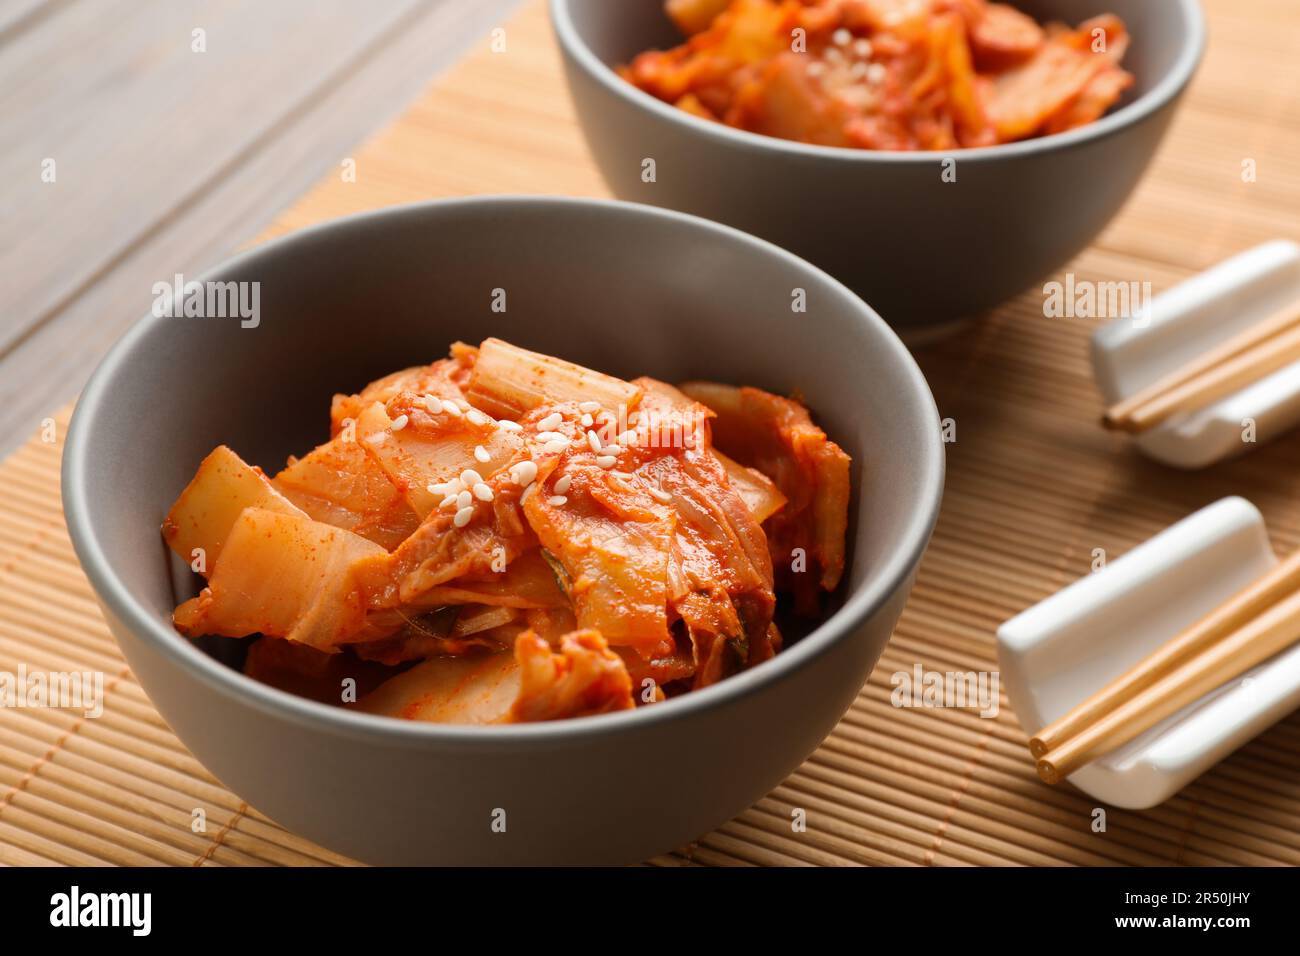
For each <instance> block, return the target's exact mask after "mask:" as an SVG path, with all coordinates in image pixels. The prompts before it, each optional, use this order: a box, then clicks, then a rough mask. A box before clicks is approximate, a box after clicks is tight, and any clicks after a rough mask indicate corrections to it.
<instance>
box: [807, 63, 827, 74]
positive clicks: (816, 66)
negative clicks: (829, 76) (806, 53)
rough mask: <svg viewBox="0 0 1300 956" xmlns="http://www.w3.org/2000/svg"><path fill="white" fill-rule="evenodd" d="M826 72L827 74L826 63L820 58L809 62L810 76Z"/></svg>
mask: <svg viewBox="0 0 1300 956" xmlns="http://www.w3.org/2000/svg"><path fill="white" fill-rule="evenodd" d="M825 74H826V64H825V63H822V62H821V61H820V60H814V61H813V62H811V63H809V64H808V75H809V76H814V77H816V76H824V75H825Z"/></svg>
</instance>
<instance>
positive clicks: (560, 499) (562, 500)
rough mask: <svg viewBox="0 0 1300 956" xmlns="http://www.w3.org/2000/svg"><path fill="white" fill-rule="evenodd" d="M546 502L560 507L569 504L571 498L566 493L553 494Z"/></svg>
mask: <svg viewBox="0 0 1300 956" xmlns="http://www.w3.org/2000/svg"><path fill="white" fill-rule="evenodd" d="M546 503H547V504H548V505H554V506H555V507H556V508H560V507H563V506H564V505H566V504H568V503H569V499H568V498H566V497H564V495H551V497H549V498H547V499H546Z"/></svg>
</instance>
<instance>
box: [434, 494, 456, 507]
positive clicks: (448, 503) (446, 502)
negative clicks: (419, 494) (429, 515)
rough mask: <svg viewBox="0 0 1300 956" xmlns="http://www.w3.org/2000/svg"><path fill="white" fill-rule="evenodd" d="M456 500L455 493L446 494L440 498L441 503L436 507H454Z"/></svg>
mask: <svg viewBox="0 0 1300 956" xmlns="http://www.w3.org/2000/svg"><path fill="white" fill-rule="evenodd" d="M456 501H457V496H456V495H448V496H447V497H446V498H443V499H442V503H441V504H439V505H438V507H439V508H444V509H445V508H454V507H456Z"/></svg>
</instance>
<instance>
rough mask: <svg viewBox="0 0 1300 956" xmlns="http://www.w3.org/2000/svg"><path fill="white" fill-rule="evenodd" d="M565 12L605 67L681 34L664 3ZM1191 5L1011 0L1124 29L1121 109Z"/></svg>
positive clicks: (1160, 72)
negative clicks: (1115, 21)
mask: <svg viewBox="0 0 1300 956" xmlns="http://www.w3.org/2000/svg"><path fill="white" fill-rule="evenodd" d="M557 2H558V4H559V5H560V6H562V7H564V8H566V9H567V10H568V13H569V19H570V20H571V21H572V22H573V25H574V29H575V30H576V32H577V34H578V36H579V38H580V39H581V40H582V41H583V42H584V43H585V44H586V45H587V47H588V48H589V49H590V50H591V51H592V52H593V53H594V54H595V55H596V57H597V59H599V60H601V61H602V62H603V63H605V64H606V65H607V66H617V65H619V64H622V63H626V62H628V61H629V60H630V59H631V58H632V57H633V56H635V55H636V54H637V53H640V52H641V51H643V50H647V49H652V48H657V49H663V48H665V47H669V46H674V45H676V44H678V43H680V42H681V39H682V38H681V34H680V33H679V32H678V31H677V29H676V27H674V26H673V24H672V22H671V21H670V20H669V19H668V17H667V15H666V14H665V13H664V9H663V0H620V2H619V3H610V2H609V0H557ZM1194 4H1195V0H1013V2H1012V6H1015V7H1019V8H1020V9H1021V10H1024V11H1025V12H1026V13H1029V14H1031V15H1032V16H1033V17H1034V18H1035V19H1037V20H1038V21H1039V22H1048V21H1052V20H1060V21H1064V22H1066V23H1069V24H1070V25H1072V26H1074V25H1077V24H1079V23H1081V22H1083V21H1084V20H1087V19H1089V18H1090V17H1094V16H1097V15H1098V14H1101V13H1114V14H1117V15H1118V16H1119V17H1121V18H1122V19H1123V20H1124V22H1125V23H1126V24H1127V25H1128V28H1129V31H1130V33H1131V35H1132V43H1131V46H1130V47H1129V50H1128V53H1127V55H1126V56H1125V59H1124V65H1125V67H1127V69H1128V70H1129V72H1131V73H1133V74H1134V76H1135V78H1136V82H1135V83H1134V85H1133V87H1132V88H1131V89H1130V90H1129V91H1128V93H1126V94H1125V99H1124V100H1123V101H1122V102H1123V103H1128V102H1132V101H1133V100H1134V99H1137V98H1139V97H1141V96H1142V95H1143V94H1145V93H1147V92H1149V91H1151V90H1152V89H1154V88H1155V87H1156V86H1157V85H1158V84H1159V83H1160V81H1161V80H1162V79H1164V78H1165V77H1166V76H1168V75H1169V74H1170V72H1171V71H1173V69H1174V67H1175V66H1176V64H1177V63H1178V61H1179V58H1180V56H1181V54H1182V53H1183V51H1184V50H1185V48H1186V46H1187V44H1188V43H1189V42H1190V41H1191V39H1192V37H1193V36H1194V34H1195V19H1194V18H1195V16H1196V13H1195V9H1194Z"/></svg>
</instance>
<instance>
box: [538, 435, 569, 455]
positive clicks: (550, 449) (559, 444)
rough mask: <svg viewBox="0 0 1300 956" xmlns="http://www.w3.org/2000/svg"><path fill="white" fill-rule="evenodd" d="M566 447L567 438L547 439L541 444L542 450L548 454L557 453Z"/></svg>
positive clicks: (567, 444)
mask: <svg viewBox="0 0 1300 956" xmlns="http://www.w3.org/2000/svg"><path fill="white" fill-rule="evenodd" d="M568 447H569V440H568V439H567V438H557V439H555V440H554V441H548V442H547V443H546V444H545V445H543V446H542V451H544V452H546V453H547V454H548V455H557V454H559V453H560V452H562V451H564V449H566V448H568Z"/></svg>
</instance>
